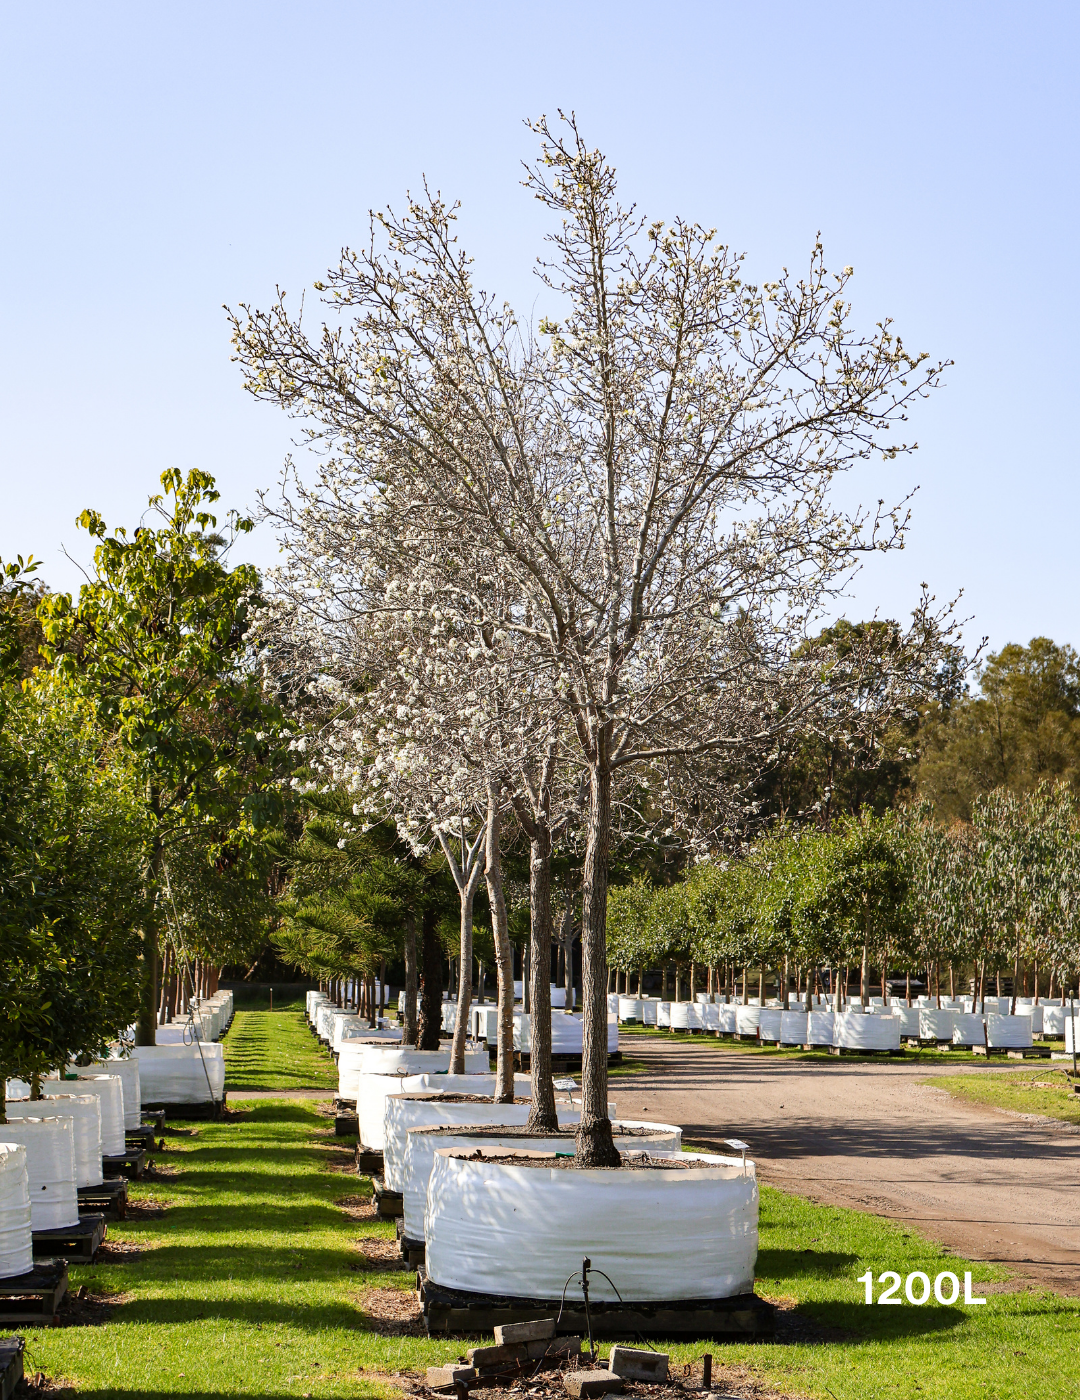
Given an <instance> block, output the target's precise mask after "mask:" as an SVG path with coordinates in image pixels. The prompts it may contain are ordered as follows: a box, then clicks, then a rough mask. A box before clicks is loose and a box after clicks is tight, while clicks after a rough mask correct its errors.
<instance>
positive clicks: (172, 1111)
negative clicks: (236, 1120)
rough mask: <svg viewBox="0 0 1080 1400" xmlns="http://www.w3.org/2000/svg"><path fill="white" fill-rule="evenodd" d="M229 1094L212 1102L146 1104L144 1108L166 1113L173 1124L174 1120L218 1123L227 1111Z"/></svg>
mask: <svg viewBox="0 0 1080 1400" xmlns="http://www.w3.org/2000/svg"><path fill="white" fill-rule="evenodd" d="M227 1097H228V1095H227V1094H222V1096H221V1098H220V1099H214V1100H213V1101H212V1102H211V1101H210V1100H209V1099H205V1100H203V1101H201V1102H200V1103H164V1102H162V1103H152V1104H149V1105H147V1104H144V1105H143V1107H144V1108H147V1107H148V1108H150V1109H151V1111H152V1112H154V1113H164V1115H165V1117H166V1118H167V1119H168V1120H169V1121H170V1122H172V1121H173V1120H174V1119H181V1120H187V1121H189V1122H199V1123H203V1122H211V1123H216V1122H217V1120H218V1119H219V1118H220V1117H221V1115H222V1114H223V1113H224V1112H225V1111H226V1108H227V1104H226V1102H225V1100H226V1098H227Z"/></svg>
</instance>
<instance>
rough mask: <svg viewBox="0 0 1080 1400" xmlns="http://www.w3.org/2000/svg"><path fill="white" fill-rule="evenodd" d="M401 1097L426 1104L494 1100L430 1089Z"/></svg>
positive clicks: (486, 1096) (407, 1092)
mask: <svg viewBox="0 0 1080 1400" xmlns="http://www.w3.org/2000/svg"><path fill="white" fill-rule="evenodd" d="M392 1097H396V1096H392ZM401 1097H402V1098H405V1099H411V1098H414V1097H415V1098H416V1099H417V1100H419V1101H427V1102H431V1103H486V1104H491V1103H494V1102H495V1100H494V1099H493V1098H492V1097H491V1095H490V1094H440V1093H439V1092H438V1091H437V1090H431V1089H417V1090H413V1091H410V1090H408V1089H406V1090H405V1092H404V1093H403V1094H402V1095H401ZM506 1102H507V1103H508V1104H509V1103H523V1104H528V1103H532V1099H512V1100H511V1099H507V1101H506ZM500 1107H502V1105H501V1104H500Z"/></svg>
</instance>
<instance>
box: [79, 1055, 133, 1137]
mask: <svg viewBox="0 0 1080 1400" xmlns="http://www.w3.org/2000/svg"><path fill="white" fill-rule="evenodd" d="M68 1073H69V1074H116V1075H119V1077H120V1083H121V1085H122V1086H123V1090H124V1128H125V1129H126V1130H128V1131H129V1132H135V1131H137V1130H138V1129H139V1128H141V1127H142V1077H141V1076H140V1074H139V1062H138V1060H136V1059H132V1058H131V1057H130V1056H128V1057H127V1058H126V1059H121V1058H120V1057H119V1056H117V1057H116V1058H115V1059H111V1060H95V1061H94V1062H93V1063H92V1064H91V1065H88V1066H87V1068H86V1069H81V1068H80V1067H79V1066H78V1065H69V1066H68Z"/></svg>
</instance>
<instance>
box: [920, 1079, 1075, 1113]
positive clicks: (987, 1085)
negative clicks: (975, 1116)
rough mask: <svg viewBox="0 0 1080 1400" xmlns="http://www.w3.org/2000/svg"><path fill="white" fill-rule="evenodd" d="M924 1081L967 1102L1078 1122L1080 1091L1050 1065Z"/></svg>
mask: <svg viewBox="0 0 1080 1400" xmlns="http://www.w3.org/2000/svg"><path fill="white" fill-rule="evenodd" d="M926 1082H927V1083H928V1084H932V1085H933V1086H934V1088H935V1089H945V1090H947V1091H948V1093H950V1094H952V1095H954V1096H955V1097H956V1098H958V1099H966V1100H967V1101H968V1102H969V1103H985V1104H989V1105H990V1106H991V1107H992V1108H1007V1109H1012V1110H1013V1111H1014V1112H1016V1113H1038V1114H1042V1116H1043V1117H1045V1118H1060V1119H1061V1121H1062V1122H1063V1123H1080V1094H1077V1093H1074V1092H1073V1087H1072V1081H1071V1079H1070V1078H1069V1076H1068V1075H1067V1074H1066V1073H1065V1071H1064V1069H1051V1068H1050V1067H1049V1065H1046V1066H1044V1067H1043V1068H1042V1069H1037V1070H1031V1069H1025V1070H992V1071H991V1072H989V1073H988V1074H980V1075H978V1076H975V1075H967V1074H964V1075H957V1076H956V1077H955V1078H954V1077H953V1076H951V1075H944V1076H937V1075H935V1077H934V1078H933V1079H929V1080H927V1081H926Z"/></svg>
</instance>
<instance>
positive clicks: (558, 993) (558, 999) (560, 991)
mask: <svg viewBox="0 0 1080 1400" xmlns="http://www.w3.org/2000/svg"><path fill="white" fill-rule="evenodd" d="M551 1005H552V1006H558V1007H560V1008H561V1009H562V1010H563V1011H565V1010H566V988H565V987H556V985H555V983H554V982H552V984H551ZM576 1005H577V991H576V989H573V988H572V989H571V991H570V1010H571V1011H573V1009H574V1007H575V1006H576Z"/></svg>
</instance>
